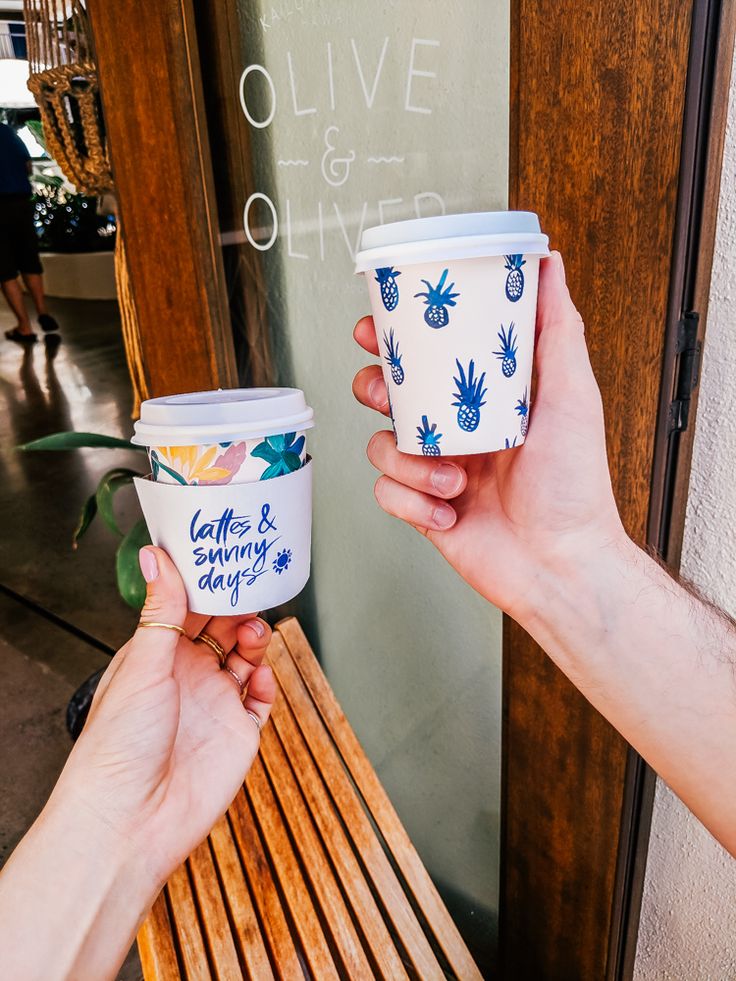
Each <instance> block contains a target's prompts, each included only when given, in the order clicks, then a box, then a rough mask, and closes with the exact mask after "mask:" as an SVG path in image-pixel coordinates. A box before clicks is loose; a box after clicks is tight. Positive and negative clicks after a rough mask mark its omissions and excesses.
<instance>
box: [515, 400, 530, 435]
mask: <svg viewBox="0 0 736 981" xmlns="http://www.w3.org/2000/svg"><path fill="white" fill-rule="evenodd" d="M527 393H528V390H527V389H526V388H525V389H524V397H523V398H520V399H519V400H518V401H517V403H516V411H517V412H518V413H519V419H520V420H521V435H522V436H523V437H524V439H526V434H527V432H528V431H529V397H528V394H527Z"/></svg>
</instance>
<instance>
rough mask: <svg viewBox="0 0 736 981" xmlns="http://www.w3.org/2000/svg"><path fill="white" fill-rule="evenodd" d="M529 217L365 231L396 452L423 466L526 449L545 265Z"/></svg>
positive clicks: (449, 218)
mask: <svg viewBox="0 0 736 981" xmlns="http://www.w3.org/2000/svg"><path fill="white" fill-rule="evenodd" d="M548 254H549V252H548V240H547V236H546V235H543V234H542V233H541V231H540V227H539V219H538V218H537V216H536V215H535V214H532V213H531V212H522V211H499V212H484V213H478V214H468V215H443V216H440V217H436V218H420V219H416V220H413V221H402V222H396V223H394V224H390V225H380V226H378V227H376V228H369V229H367V230H366V231H365V232H364V233H363V237H362V240H361V251H360V252H359V253H358V255H357V258H356V272H359V273H364V274H365V277H366V281H367V283H368V292H369V295H370V301H371V308H372V311H373V319H374V322H375V325H376V337H377V340H378V345H379V349H380V352H381V358H382V367H383V375H384V380H385V382H386V387H387V389H388V396H389V412H390V415H391V422H392V424H393V427H394V432H395V434H396V442H397V446H398V448H399V450H401V452H403V453H410V454H414V455H419V454H423V455H424V456H443V455H461V454H469V453H487V452H492V451H495V450H504V449H510V448H512V447H515V446H521V444H522V443H523V442H524V440H525V439H526V435H527V431H528V428H529V415H530V402H529V391H530V386H531V376H532V359H533V352H534V334H535V322H536V308H537V281H538V276H539V260H540V258H541V257H542V256H546V255H548Z"/></svg>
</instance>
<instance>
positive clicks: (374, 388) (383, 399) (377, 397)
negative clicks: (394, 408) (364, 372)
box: [368, 378, 388, 409]
mask: <svg viewBox="0 0 736 981" xmlns="http://www.w3.org/2000/svg"><path fill="white" fill-rule="evenodd" d="M368 398H369V399H370V400H371V402H372V403H373V404H374V405H375V407H376V408H377V409H383V408H384V407H385V406H387V405H388V398H387V396H386V386H385V385H384V383H383V379H381V378H376V379H375V380H374V381H372V382H371V383H370V385H369V386H368Z"/></svg>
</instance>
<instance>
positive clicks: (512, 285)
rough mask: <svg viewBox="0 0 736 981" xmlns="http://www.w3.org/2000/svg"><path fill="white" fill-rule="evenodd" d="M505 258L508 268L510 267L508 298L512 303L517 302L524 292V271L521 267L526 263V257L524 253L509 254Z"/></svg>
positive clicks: (507, 286)
mask: <svg viewBox="0 0 736 981" xmlns="http://www.w3.org/2000/svg"><path fill="white" fill-rule="evenodd" d="M504 258H505V259H506V269H508V276H507V277H506V298H507V299H508V300H511V302H512V303H516V301H517V300H520V299H521V296H522V293H523V292H524V273H523V272H522V269H521V267H522V266H524V265H526V259H525V258H524V256H523V255H507V256H504Z"/></svg>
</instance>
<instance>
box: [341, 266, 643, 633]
mask: <svg viewBox="0 0 736 981" xmlns="http://www.w3.org/2000/svg"><path fill="white" fill-rule="evenodd" d="M355 338H356V340H357V341H358V343H359V344H360V345H361V346H362V347H363V348H365V350H366V351H368V352H369V353H370V354H374V355H377V354H378V344H377V340H376V335H375V329H374V325H373V319H372V318H371V317H364V318H363V319H362V320H360V321H359V322H358V324H357V326H356V328H355ZM535 364H536V371H537V386H536V392H535V393H534V400H533V405H532V408H531V410H530V422H529V432H528V435H527V438H526V443H525V444H524V445H523V446H522V447H519V448H518V449H510V450H505V451H503V452H500V453H492V454H479V455H477V456H466V457H451V458H450V457H448V458H439V459H437V458H433V459H427V458H425V457H420V456H408V455H405V454H403V453H399V451H398V450H397V449H396V445H395V441H394V438H393V434H392V433H391V432H379V433H376V434H375V436H374V437H373V438H372V439H371V441H370V443H369V445H368V458H369V459H370V461H371V463H372V464H373V465H374V466H375V467H376V468H377V469H378V470H381V471H383V476H382V477H380V478H379V479H378V482H377V483H376V489H375V493H376V499H377V500H378V503H379V504H380V505H381V507H382V508H383V509H384V510H385V511H387V512H388V513H389V514H392V515H395V516H396V517H398V518H403V519H404V521H407V522H408V523H409V524H411V525H414V527H415V528H417V529H418V530H420V531H422V532H423V533H424V534H426V535H427V537H428V538H429V539H430V540H431V541H432V542H433V543H434V544H435V545H436V546H437V548H438V549H439V550H440V552H442V554H443V555H444V556H445V558H446V559H447V560H448V561H449V562H450V564H451V565H452V566H454V568H455V569H456V570H457V571H458V572H459V573H460V575H461V576H463V578H464V579H465V580H467V582H468V583H470V585H471V586H473V588H474V589H476V590H477V591H478V592H479V593H481V594H482V595H483V596H485V597H486V598H487V599H488V600H490V601H491V602H492V603H494V604H495V605H496V606H499V607H501V609H503V610H506V611H507V612H508V613H510V614H511V615H512V616H514V617H515V618H516V619H518V620H520V621H521V622H522V623H523V622H525V620H526V619H527V618H528V616H529V615H530V614H531V612H532V610H533V609H534V608H535V606H537V605H538V604H539V603H540V602H542V594H543V593H544V587H545V578H546V575H547V574H552V575H554V574H555V570H556V568H557V567H558V566H561V565H567V564H569V563H571V562H575V561H576V558H577V556H578V555H581V554H583V553H587V554H588V555H589V554H590V553H591V552H595V550H597V549H599V548H601V547H604V546H606V545H608V544H610V543H611V542H614V541H618V540H621V539H623V538H624V531H623V528H622V526H621V522H620V520H619V517H618V512H617V509H616V505H615V502H614V499H613V493H612V490H611V481H610V477H609V472H608V461H607V458H606V447H605V435H604V428H603V411H602V407H601V398H600V393H599V391H598V386H597V384H596V381H595V378H594V376H593V372H592V369H591V367H590V361H589V359H588V352H587V349H586V345H585V338H584V332H583V323H582V321H581V319H580V315H579V314H578V312H577V310H576V309H575V307H574V305H573V303H572V300H571V299H570V294H569V293H568V290H567V286H566V284H565V273H564V268H563V264H562V259H561V257H560V255H559V253H553V254H552V256H551V257H550V258H549V259H544V260H542V264H541V270H540V277H539V303H538V314H537V342H536V362H535ZM353 391H354V393H355V395H356V397H357V399H358V400H359V401H360V402H362V403H363V404H364V405H367V406H369V407H370V408H373V409H377V410H378V411H379V412H382V413H384V414H387V412H388V399H387V394H386V387H385V385H384V382H383V377H382V374H381V369H380V367H379V366H378V365H372V366H370V367H368V368H363V369H362V370H361V371H360V372H358V374H357V375H356V377H355V380H354V382H353Z"/></svg>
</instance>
